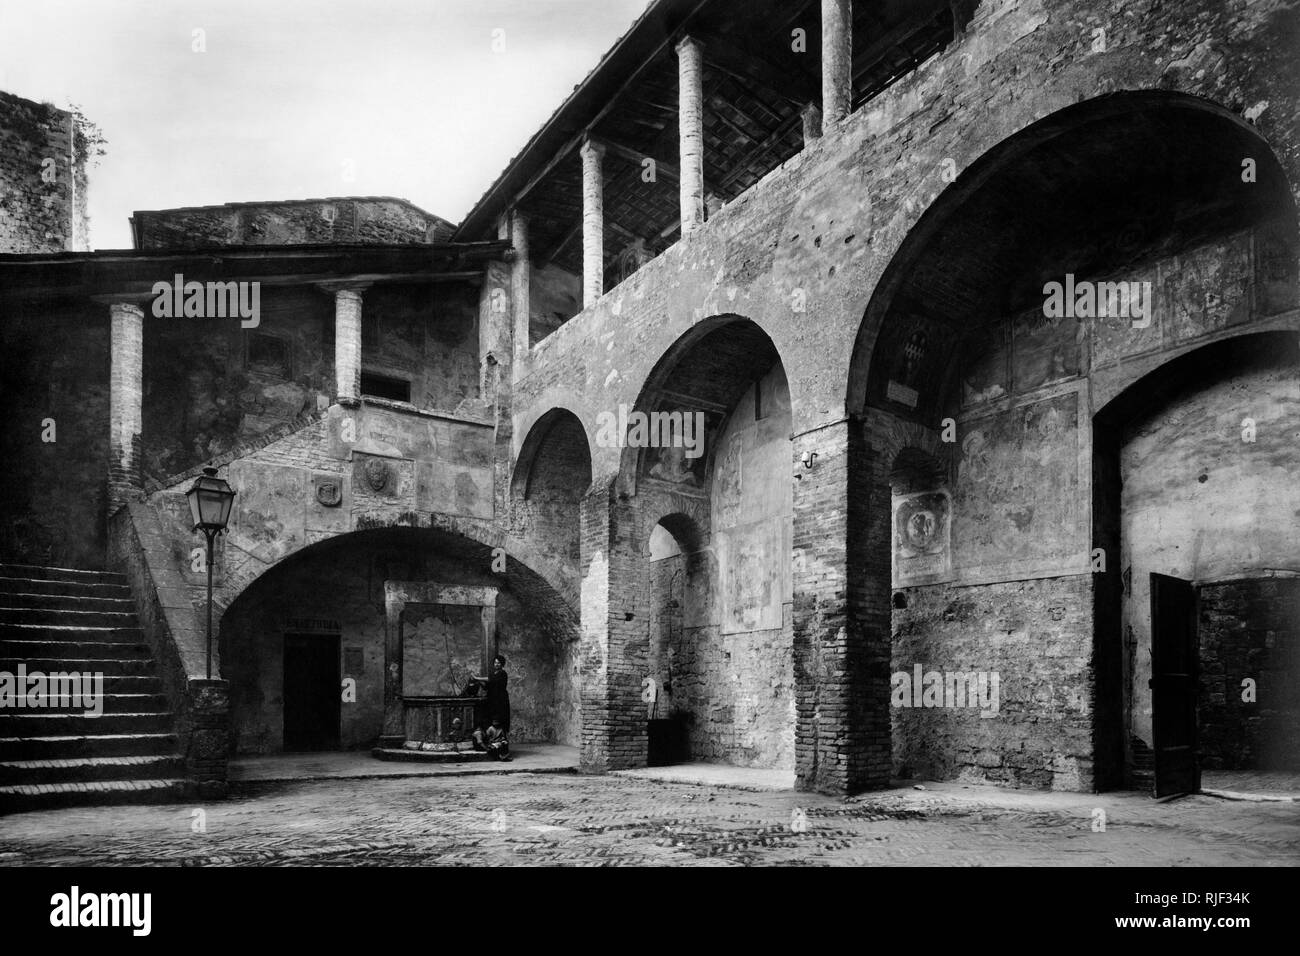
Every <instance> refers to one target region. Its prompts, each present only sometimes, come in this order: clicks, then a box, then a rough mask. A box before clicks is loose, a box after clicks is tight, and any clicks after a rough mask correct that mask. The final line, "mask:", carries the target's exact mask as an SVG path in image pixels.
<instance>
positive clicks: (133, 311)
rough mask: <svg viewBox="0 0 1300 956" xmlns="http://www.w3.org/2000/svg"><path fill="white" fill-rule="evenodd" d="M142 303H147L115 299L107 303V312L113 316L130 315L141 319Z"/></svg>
mask: <svg viewBox="0 0 1300 956" xmlns="http://www.w3.org/2000/svg"><path fill="white" fill-rule="evenodd" d="M142 301H147V300H140V301H135V300H128V299H117V300H114V301H110V302H109V303H108V310H109V313H110V314H111V315H114V316H118V315H132V316H135V317H136V318H138V319H143V318H144V306H143V305H142V304H141V302H142Z"/></svg>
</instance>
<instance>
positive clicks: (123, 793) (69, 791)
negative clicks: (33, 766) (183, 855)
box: [0, 778, 191, 813]
mask: <svg viewBox="0 0 1300 956" xmlns="http://www.w3.org/2000/svg"><path fill="white" fill-rule="evenodd" d="M190 789H191V788H190V786H189V784H188V783H187V782H186V781H184V780H178V779H167V778H164V779H160V780H102V781H95V780H92V781H90V782H88V783H42V784H35V785H25V784H24V785H19V786H9V787H0V813H22V812H24V811H27V810H50V809H54V808H56V807H78V806H81V807H84V806H106V805H114V804H128V803H170V802H171V801H173V800H180V799H183V798H184V797H185V795H186V794H187V793H188V792H189V790H190Z"/></svg>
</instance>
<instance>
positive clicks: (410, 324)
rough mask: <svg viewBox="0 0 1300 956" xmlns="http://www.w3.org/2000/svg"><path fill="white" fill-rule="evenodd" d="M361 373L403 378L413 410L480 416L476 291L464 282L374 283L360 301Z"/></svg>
mask: <svg viewBox="0 0 1300 956" xmlns="http://www.w3.org/2000/svg"><path fill="white" fill-rule="evenodd" d="M361 327H362V333H361V335H362V337H361V371H362V373H363V374H364V373H367V372H375V373H378V374H381V375H386V376H392V377H396V378H400V379H405V380H407V381H409V382H410V383H411V403H412V404H413V405H415V406H417V407H418V408H424V409H429V410H436V411H442V412H447V413H451V414H455V413H458V412H468V413H469V414H472V415H475V416H476V417H481V416H483V415H485V414H487V411H488V409H487V406H486V404H485V403H484V402H483V401H482V400H481V396H480V390H479V335H478V293H477V291H476V290H475V289H473V287H471V286H469V285H461V284H459V283H447V284H439V285H427V284H425V285H396V284H395V285H380V286H371V287H370V288H369V289H368V290H366V292H365V294H364V296H363V299H362V305H361Z"/></svg>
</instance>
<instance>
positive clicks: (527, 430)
mask: <svg viewBox="0 0 1300 956" xmlns="http://www.w3.org/2000/svg"><path fill="white" fill-rule="evenodd" d="M574 407H581V406H580V405H579V404H578V403H577V402H573V403H572V404H571V405H569V406H564V405H549V406H548V404H547V403H545V402H543V403H541V404H538V405H537V406H536V407H535V408H533V409H532V410H531V411H530V412H529V414H528V416H527V417H526V418H525V419H524V421H523V422H521V423H520V428H519V433H520V434H521V435H523V436H524V437H523V441H522V442H521V443H520V446H519V451H518V452H517V453H516V454H515V456H514V460H513V461H512V462H511V471H510V493H511V495H512V496H513V497H520V498H522V497H525V496H526V495H527V493H528V486H529V482H530V480H531V478H532V474H533V470H534V468H535V466H537V464H538V462H539V459H540V458H542V457H544V449H545V447H546V444H547V441H548V439H550V438H552V433H553V431H554V430H555V429H556V428H557V427H561V428H564V427H566V426H567V427H570V429H571V428H572V427H573V426H576V428H577V430H578V431H580V432H581V434H582V438H583V442H584V447H583V449H582V450H583V451H584V452H585V453H586V454H585V458H586V473H587V481H586V483H585V484H584V485H583V486H582V487H580V488H575V489H574V491H575V493H576V494H577V495H578V496H579V497H581V496H582V495H584V494H586V492H587V491H588V489H589V487H590V483H591V469H592V459H591V446H592V441H591V435H590V434H589V432H588V431H587V427H586V425H585V424H584V423H583V421H582V418H581V417H580V416H579V415H578V414H577V413H576V412H574V411H573V410H572V409H573V408H574Z"/></svg>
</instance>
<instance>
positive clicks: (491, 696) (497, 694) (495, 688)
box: [474, 654, 510, 733]
mask: <svg viewBox="0 0 1300 956" xmlns="http://www.w3.org/2000/svg"><path fill="white" fill-rule="evenodd" d="M474 679H475V680H476V681H478V682H479V683H481V684H483V686H485V687H486V688H487V699H486V706H487V723H488V725H489V726H490V725H491V723H492V721H494V720H498V721H500V722H501V727H502V729H503V730H505V731H506V733H509V732H510V692H509V691H508V690H506V682H507V680H508V678H507V677H506V659H505V658H504V657H502V656H501V655H500V654H498V655H497V656H496V657H494V658H492V673H491V674H489V675H488V676H487V677H476V678H474Z"/></svg>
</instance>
